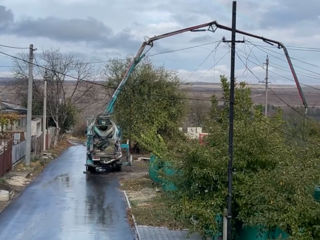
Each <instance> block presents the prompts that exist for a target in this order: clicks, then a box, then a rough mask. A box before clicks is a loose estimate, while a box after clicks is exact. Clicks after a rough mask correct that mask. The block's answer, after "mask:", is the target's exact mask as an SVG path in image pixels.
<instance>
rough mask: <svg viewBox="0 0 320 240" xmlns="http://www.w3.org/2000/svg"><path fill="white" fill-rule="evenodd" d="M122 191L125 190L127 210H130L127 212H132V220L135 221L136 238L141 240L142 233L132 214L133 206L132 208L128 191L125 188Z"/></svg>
mask: <svg viewBox="0 0 320 240" xmlns="http://www.w3.org/2000/svg"><path fill="white" fill-rule="evenodd" d="M122 192H123V195H124V196H125V199H126V202H127V210H128V211H127V212H128V214H130V217H131V219H132V222H133V228H134V232H135V235H136V240H141V237H140V234H139V231H138V227H137V222H136V219H135V218H134V216H133V214H132V208H131V204H130V201H129V198H128V195H127V192H126V191H125V190H123V191H122Z"/></svg>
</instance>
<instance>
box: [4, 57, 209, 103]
mask: <svg viewBox="0 0 320 240" xmlns="http://www.w3.org/2000/svg"><path fill="white" fill-rule="evenodd" d="M0 54H3V55H5V56H8V57H11V58H14V59H17V60H19V61H23V62H26V63H30V62H29V61H28V60H25V59H23V58H20V57H17V56H13V55H10V54H8V53H5V52H2V51H0ZM31 64H33V65H34V66H37V67H39V68H42V69H45V70H47V71H50V72H54V73H57V74H61V75H63V76H66V77H69V78H72V79H75V80H77V81H84V82H87V83H89V84H93V85H97V86H102V87H104V88H106V89H112V90H115V89H116V87H113V86H107V85H106V84H102V83H98V82H95V81H92V80H86V79H79V78H77V77H74V76H72V75H69V74H66V73H62V72H59V71H56V70H54V69H51V68H48V67H45V66H42V65H40V64H38V63H31ZM154 96H156V94H154ZM159 96H161V97H163V95H159ZM167 98H168V97H167ZM173 98H174V99H180V100H193V101H211V99H205V98H192V97H170V99H173Z"/></svg>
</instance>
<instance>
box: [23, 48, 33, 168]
mask: <svg viewBox="0 0 320 240" xmlns="http://www.w3.org/2000/svg"><path fill="white" fill-rule="evenodd" d="M33 51H34V49H33V44H30V46H29V62H28V63H29V78H28V111H27V139H26V158H25V164H26V165H27V166H29V165H30V159H31V118H32V84H33Z"/></svg>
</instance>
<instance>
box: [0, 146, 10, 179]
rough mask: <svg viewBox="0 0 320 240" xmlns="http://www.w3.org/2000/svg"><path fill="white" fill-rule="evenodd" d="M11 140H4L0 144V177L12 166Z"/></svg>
mask: <svg viewBox="0 0 320 240" xmlns="http://www.w3.org/2000/svg"><path fill="white" fill-rule="evenodd" d="M11 154H12V140H4V142H3V143H2V145H1V146H0V177H2V176H3V175H4V174H5V173H6V172H9V171H10V170H11V167H12V159H11Z"/></svg>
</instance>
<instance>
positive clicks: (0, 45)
mask: <svg viewBox="0 0 320 240" xmlns="http://www.w3.org/2000/svg"><path fill="white" fill-rule="evenodd" d="M0 47H5V48H13V49H20V50H21V49H29V48H28V47H17V46H9V45H4V44H0Z"/></svg>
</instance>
